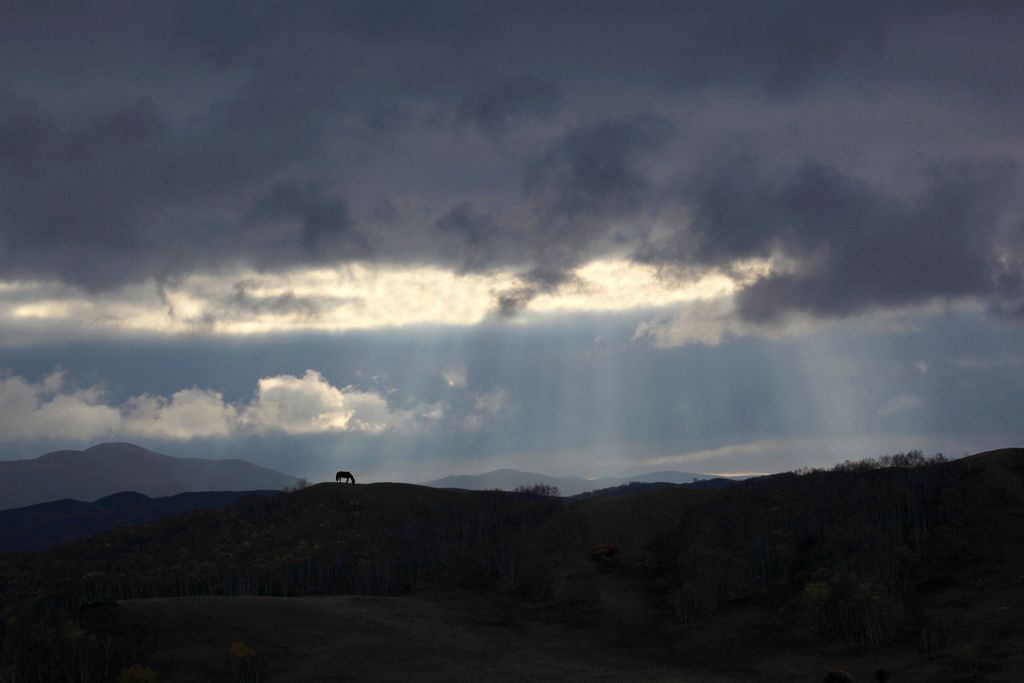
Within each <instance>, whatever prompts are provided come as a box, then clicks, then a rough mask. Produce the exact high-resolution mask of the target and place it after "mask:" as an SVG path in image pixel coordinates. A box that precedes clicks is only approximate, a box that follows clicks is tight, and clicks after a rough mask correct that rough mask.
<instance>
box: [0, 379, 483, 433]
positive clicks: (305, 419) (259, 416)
mask: <svg viewBox="0 0 1024 683" xmlns="http://www.w3.org/2000/svg"><path fill="white" fill-rule="evenodd" d="M481 401H482V403H481V405H480V406H479V407H478V408H477V411H476V412H475V413H473V415H480V416H481V417H480V418H479V420H478V421H477V422H473V423H472V424H469V423H467V427H466V430H467V431H476V430H477V429H478V426H477V425H479V424H483V422H481V420H485V419H486V418H487V417H488V416H490V415H493V414H494V412H495V411H496V410H497V409H498V408H499V407H500V403H496V402H495V400H493V399H492V398H487V397H484V398H482V399H481ZM443 414H444V410H443V407H442V406H441V405H440V404H430V405H415V406H411V407H406V408H402V409H392V408H391V407H390V406H389V405H388V401H387V398H386V397H385V396H384V395H382V394H380V393H377V392H373V391H363V390H360V389H357V388H354V387H343V388H339V387H336V386H334V385H332V384H331V383H330V382H329V381H328V380H327V379H326V378H325V377H324V376H323V375H322V374H321V373H319V372H317V371H316V370H307V371H306V373H305V374H304V375H303V376H302V377H296V376H294V375H275V376H271V377H263V378H261V379H259V381H258V382H257V385H256V390H255V392H254V394H253V396H252V397H251V398H250V399H248V400H247V401H243V402H240V403H238V404H232V403H229V402H226V401H225V400H224V397H223V395H222V394H221V393H219V392H216V391H213V390H209V389H200V388H198V387H192V388H189V389H183V390H181V391H177V392H175V393H174V394H172V395H171V396H170V397H169V398H167V397H163V396H156V395H153V394H140V395H137V396H133V397H130V398H128V399H127V400H125V401H124V402H122V403H119V404H115V403H112V402H111V401H110V400H109V397H108V395H107V392H105V391H104V389H103V387H101V386H91V387H86V388H77V387H74V386H71V385H69V384H68V382H67V381H66V378H65V376H64V374H63V373H61V372H59V371H58V372H54V373H51V374H50V375H48V376H47V377H44V378H42V379H41V380H39V381H37V382H30V381H28V380H26V379H24V378H22V377H18V376H6V377H4V378H2V379H0V434H2V438H3V440H6V441H27V440H36V439H83V440H88V439H95V438H101V437H114V436H124V437H146V438H156V439H171V440H189V439H198V438H207V439H208V438H226V437H232V436H238V435H246V434H274V433H280V434H287V435H310V434H323V433H331V432H363V433H381V432H386V431H401V432H411V431H416V430H420V429H429V428H433V427H434V426H435V425H436V424H437V423H438V422H439V421H440V419H441V418H442V416H443ZM467 419H469V418H468V417H467Z"/></svg>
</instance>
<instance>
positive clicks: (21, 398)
mask: <svg viewBox="0 0 1024 683" xmlns="http://www.w3.org/2000/svg"><path fill="white" fill-rule="evenodd" d="M121 421H122V416H121V413H120V411H119V410H118V409H117V408H114V407H111V406H108V405H105V404H104V403H103V390H102V388H100V387H89V388H85V389H78V388H74V387H65V386H64V377H63V374H62V373H60V372H54V373H52V374H50V375H49V376H48V377H46V378H44V379H43V380H41V381H39V382H36V383H32V382H28V381H26V380H25V379H23V378H21V377H15V376H7V377H3V378H2V379H0V434H2V435H3V438H4V439H7V440H12V441H13V440H21V439H34V438H38V437H40V436H53V437H56V438H82V439H91V438H95V437H97V436H101V435H103V434H108V433H112V432H113V431H114V430H116V429H117V428H118V427H119V426H120V424H121Z"/></svg>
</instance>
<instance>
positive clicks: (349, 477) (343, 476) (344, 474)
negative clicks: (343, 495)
mask: <svg viewBox="0 0 1024 683" xmlns="http://www.w3.org/2000/svg"><path fill="white" fill-rule="evenodd" d="M342 479H344V480H345V481H349V482H352V484H353V485H354V484H355V483H356V478H355V477H353V476H352V473H351V472H338V474H336V475H335V476H334V481H341V480H342Z"/></svg>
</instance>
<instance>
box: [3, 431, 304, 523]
mask: <svg viewBox="0 0 1024 683" xmlns="http://www.w3.org/2000/svg"><path fill="white" fill-rule="evenodd" d="M296 481H297V480H296V478H295V477H292V476H290V475H287V474H282V473H281V472H276V471H274V470H270V469H267V468H265V467H260V466H258V465H254V464H252V463H249V462H246V461H244V460H206V459H201V458H176V457H172V456H169V455H162V454H160V453H154V452H153V451H151V450H148V449H145V448H143V447H141V446H136V445H135V444H131V443H101V444H98V445H96V446H92V447H91V448H87V449H85V450H84V451H71V450H64V451H54V452H53V453H47V454H46V455H42V456H40V457H38V458H34V459H31V460H11V461H7V462H0V510H4V509H8V508H16V507H24V506H27V505H34V504H36V503H44V502H48V501H55V500H61V499H64V498H71V499H73V500H77V501H95V500H98V499H100V498H103V497H105V496H109V495H111V494H114V493H119V492H122V491H137V492H139V493H142V494H145V495H147V496H151V497H160V496H171V495H174V494H177V493H184V492H187V491H251V490H257V489H283V488H285V487H287V486H292V485H294V484H295V482H296Z"/></svg>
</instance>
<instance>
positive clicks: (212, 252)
mask: <svg viewBox="0 0 1024 683" xmlns="http://www.w3.org/2000/svg"><path fill="white" fill-rule="evenodd" d="M1022 25H1024V10H1022V9H1021V7H1020V5H1019V4H1014V3H986V4H981V3H975V4H968V3H954V2H950V3H942V2H939V3H904V4H901V5H900V6H898V7H896V6H893V4H892V3H882V2H859V3H853V2H850V3H821V2H813V1H811V0H799V1H798V0H787V1H785V2H776V3H764V2H759V1H755V0H736V1H733V2H706V3H677V2H655V1H652V2H645V3H641V4H639V5H638V4H636V3H631V2H592V1H591V2H582V1H580V2H566V3H558V4H556V5H551V4H550V3H540V2H536V3H534V2H526V3H515V4H514V5H511V4H507V3H480V2H468V1H465V2H462V1H459V2H429V3H427V2H423V3H413V2H399V1H395V2H311V3H302V4H301V5H298V6H296V5H293V4H290V3H277V2H268V1H258V2H238V3H216V4H211V3H184V4H175V5H173V6H171V5H157V4H153V3H148V4H123V3H119V2H109V3H90V4H89V5H88V7H85V6H73V5H72V6H67V7H61V8H59V9H58V8H54V7H52V6H50V7H47V6H45V5H44V4H43V3H34V2H33V3H29V2H12V3H6V4H5V6H4V8H3V9H2V10H0V43H2V44H3V45H4V53H3V54H4V60H3V61H4V67H3V71H2V72H0V179H2V181H3V183H2V187H0V277H3V278H8V279H10V278H33V277H42V278H52V279H58V280H62V281H64V282H66V283H69V284H73V285H78V286H82V287H85V288H87V289H91V290H97V289H103V288H108V287H115V286H118V285H120V284H124V283H128V282H137V281H140V280H143V279H146V278H149V277H152V278H156V279H158V280H161V279H165V278H171V277H175V276H178V275H181V274H186V273H189V272H196V271H202V270H206V269H214V268H219V267H223V266H231V265H250V266H254V267H257V268H265V269H266V268H286V267H290V266H294V265H303V264H320V263H324V262H331V261H334V262H338V261H348V260H353V259H368V258H374V259H378V260H380V261H384V262H392V263H394V262H397V263H409V262H418V263H423V262H427V263H435V264H442V265H446V266H452V267H456V268H459V269H462V270H486V269H489V268H494V267H496V266H507V267H512V268H515V269H517V270H519V272H521V273H522V274H523V277H524V284H523V287H522V288H519V289H516V290H515V291H511V292H505V293H499V295H498V296H499V301H498V307H499V311H500V312H504V313H511V312H514V311H515V310H518V309H519V308H522V307H523V306H525V305H527V304H528V302H529V301H530V300H531V298H532V297H534V296H536V294H537V293H538V292H542V291H550V290H551V289H553V288H555V287H557V286H559V285H560V284H562V283H564V282H566V281H567V280H568V279H570V278H571V272H572V269H573V268H574V267H575V266H577V265H579V264H580V263H582V262H584V261H585V260H587V259H589V258H593V257H595V256H599V255H603V254H606V253H608V252H610V251H613V250H614V251H618V252H621V251H622V250H623V249H627V248H630V247H632V246H635V244H636V243H637V242H638V241H639V240H641V239H642V238H643V236H644V234H645V233H646V231H647V230H648V228H649V226H650V224H651V223H652V222H653V221H654V220H655V219H656V218H657V217H658V216H659V215H661V212H662V210H663V209H664V208H665V203H666V200H667V198H669V197H671V196H673V195H675V197H676V199H678V195H679V193H678V191H677V188H678V186H679V185H680V184H681V186H682V187H684V188H686V189H685V190H684V192H683V195H684V196H685V198H686V199H687V200H688V201H689V202H692V204H693V207H692V208H693V210H695V211H696V213H697V221H696V224H695V230H696V232H695V233H694V232H692V231H689V230H686V231H683V229H682V228H681V227H680V226H678V225H675V224H672V225H668V226H667V227H664V226H663V229H666V230H669V231H670V232H671V231H672V230H675V231H677V234H676V235H675V236H674V237H673V236H671V235H670V237H669V239H667V240H662V241H660V242H655V241H649V242H647V246H646V248H644V249H641V250H640V251H639V252H638V253H639V254H640V257H641V258H642V259H644V260H648V261H656V262H661V263H685V264H687V265H697V266H700V267H703V266H714V265H722V264H726V265H727V264H728V262H729V260H730V259H732V258H742V257H746V256H758V255H764V254H766V253H768V252H769V251H771V250H772V249H780V250H781V251H782V252H783V253H785V254H786V255H787V256H789V257H790V258H793V259H796V260H798V261H799V262H800V263H799V267H798V268H797V269H796V272H795V273H792V274H790V275H786V276H776V277H774V278H771V279H766V280H762V281H760V282H758V283H756V284H755V285H753V286H751V287H750V288H748V289H747V290H745V291H744V292H743V294H742V295H741V300H740V302H741V310H742V311H743V313H744V315H746V316H748V317H750V318H756V319H766V318H772V317H775V316H777V315H778V314H780V313H782V312H785V311H787V310H804V311H808V312H812V313H815V314H823V315H834V314H843V313H847V312H853V311H857V310H861V309H863V308H866V307H870V306H872V305H889V304H900V303H907V302H915V301H922V300H926V299H929V298H934V297H947V298H948V297H956V296H965V295H970V296H982V297H986V296H996V295H995V294H993V292H999V294H998V296H999V298H1000V301H1001V302H1003V303H1002V304H1001V306H1002V309H1003V310H1007V311H1011V310H1013V305H1014V303H1013V302H1014V301H1016V299H1015V297H1016V296H1017V292H1018V291H1019V290H1020V285H1019V283H1018V281H1019V279H1020V272H1019V271H1020V268H1019V267H1011V266H1008V265H1007V263H1008V262H1009V263H1014V262H1016V261H1014V258H1017V259H1019V251H1011V252H1005V253H1004V254H1003V257H1002V258H1001V260H1000V259H997V258H996V256H995V254H996V247H994V246H993V245H994V244H995V242H996V241H997V240H996V236H995V228H994V227H993V226H994V225H996V224H997V223H1000V222H1003V223H1005V217H1003V216H1000V215H998V214H997V211H998V208H999V207H1001V206H1002V204H1000V201H1002V200H1001V199H1000V198H999V197H997V196H996V195H998V194H999V193H998V192H995V191H993V190H991V189H990V188H989V186H988V185H989V183H988V180H986V178H991V179H993V181H994V182H993V183H992V184H993V186H1000V187H1001V186H1002V182H1003V181H1001V180H998V178H996V176H1000V177H1001V176H1002V175H1003V172H1002V171H991V172H989V171H984V170H979V169H978V168H975V169H974V170H963V169H961V170H956V169H955V168H954V166H952V165H950V166H947V170H946V171H941V172H939V173H938V175H937V176H936V177H935V178H933V179H932V180H931V181H929V183H930V184H929V187H930V189H926V190H924V191H923V192H922V193H921V194H920V195H919V196H918V197H917V198H916V199H913V200H907V199H905V196H906V193H907V191H908V190H907V188H906V187H897V188H893V191H892V192H881V191H879V190H877V189H874V188H873V187H871V186H870V185H869V184H868V183H866V182H862V181H859V180H856V178H858V177H862V176H864V175H865V174H864V173H858V172H857V171H858V169H856V168H852V169H851V168H847V166H848V165H850V164H852V165H854V166H856V164H857V159H856V158H855V155H847V157H846V158H844V159H843V161H842V162H840V161H839V160H837V159H832V158H829V150H826V151H825V152H824V157H823V159H822V161H821V162H820V163H819V164H818V165H817V166H806V167H804V168H803V169H802V170H798V171H796V172H786V173H785V174H784V175H786V176H787V179H786V180H783V179H780V178H775V177H772V175H771V173H770V172H764V171H761V170H759V165H758V164H753V165H751V166H750V167H748V165H747V164H745V163H744V162H742V161H739V162H734V163H731V164H728V163H726V164H722V163H715V164H711V168H707V169H699V168H698V169H696V170H695V169H694V163H695V161H694V160H695V159H696V158H697V156H696V152H694V151H693V150H694V149H696V148H698V147H701V146H704V147H706V146H708V145H713V144H714V143H715V142H716V141H715V140H713V139H712V140H709V139H706V138H707V137H723V138H728V137H730V136H731V135H732V133H733V131H731V130H729V128H730V127H733V128H741V127H744V126H745V127H747V128H750V129H752V130H755V131H756V129H757V126H758V125H759V124H760V121H761V119H762V118H765V119H771V118H772V117H773V116H778V111H779V110H780V108H786V109H785V110H786V111H787V112H789V114H788V115H791V116H792V117H794V120H795V121H796V122H794V123H793V124H792V128H793V129H799V128H800V123H799V122H801V121H802V122H803V123H804V124H806V125H807V127H813V126H814V125H817V124H818V121H816V120H815V116H816V115H817V114H816V110H815V106H818V105H820V103H821V102H822V101H849V102H851V107H850V110H849V112H844V113H843V114H841V115H840V118H845V117H848V121H846V123H848V124H849V126H844V125H843V124H844V121H838V122H831V125H833V127H834V129H835V131H836V134H835V136H834V139H833V140H830V141H829V143H830V144H831V145H832V148H831V151H833V152H834V151H835V150H842V149H843V146H844V144H846V141H845V137H844V136H845V135H847V134H849V135H851V136H852V133H848V132H847V130H846V128H850V129H851V130H853V129H855V128H856V127H857V126H856V124H858V123H859V121H860V120H861V119H860V117H861V114H862V113H863V112H862V111H861V109H862V108H864V107H870V106H871V104H872V102H873V99H874V98H876V97H880V96H881V95H882V94H885V93H890V94H891V93H893V92H896V93H901V94H904V93H905V94H906V98H905V100H906V103H907V104H906V106H907V107H908V108H911V109H913V108H915V107H916V108H917V110H916V111H918V112H919V113H920V115H921V116H922V117H924V118H927V116H928V114H929V113H930V112H931V111H932V108H933V107H939V108H941V107H942V106H947V107H949V106H954V105H955V106H956V107H959V109H958V110H957V112H958V113H963V115H964V123H963V125H964V129H965V130H966V129H971V130H974V131H984V130H986V127H987V126H988V125H989V124H991V123H992V122H993V121H997V120H1000V119H1003V118H1007V117H1011V113H1012V112H1015V111H1018V110H1020V109H1021V108H1022V107H1021V102H1020V101H1019V100H1020V97H1019V95H1016V94H1015V93H1017V92H1018V91H1020V88H1019V87H1018V84H1017V82H1016V81H1017V74H1018V73H1019V71H1020V69H1019V68H1018V67H1021V65H1024V48H1022V47H1021V45H1022V44H1021V42H1020V41H1018V40H1016V39H1015V36H1016V35H1018V34H1019V30H1016V29H1019V28H1020V27H1021V26H1022ZM915 98H916V99H915ZM725 100H730V101H731V100H735V101H736V102H739V103H740V104H739V105H738V106H737V110H741V111H742V116H741V117H740V118H741V119H742V120H736V121H730V120H724V121H722V122H721V123H720V124H719V125H720V127H718V128H716V127H715V126H712V125H706V126H705V129H703V130H693V129H691V128H690V127H689V126H688V125H687V123H686V122H687V113H686V112H688V111H689V110H690V109H692V108H694V107H700V106H702V104H706V103H708V102H717V101H725ZM741 108H742V109H741ZM1011 118H1012V117H1011ZM875 125H877V126H880V127H882V126H884V125H885V123H884V120H882V123H881V124H875ZM684 129H685V131H686V135H685V136H682V135H680V134H678V133H679V131H682V130H684ZM474 131H481V132H483V133H484V135H477V134H474ZM874 132H876V133H881V132H883V131H882V130H881V128H878V129H876V130H875V131H874ZM754 134H755V135H756V132H755V133H754ZM876 137H880V136H876ZM765 139H766V140H767V138H765ZM863 139H864V138H863V137H858V138H853V137H851V138H850V140H851V141H850V142H849V145H851V146H857V145H860V144H861V140H863ZM947 142H948V141H947V140H943V139H938V140H936V141H935V143H934V147H935V149H934V157H935V158H936V159H937V160H946V159H949V158H955V157H956V156H957V154H958V153H959V151H960V150H957V151H956V153H954V152H947V151H946V150H945V148H944V145H945V144H947ZM1000 142H1002V140H996V139H995V138H993V141H992V142H991V143H990V144H988V145H987V146H986V145H978V150H979V151H970V152H969V153H968V154H967V156H968V157H971V156H972V155H973V156H976V157H981V156H984V155H985V154H986V153H987V154H988V155H989V156H991V151H990V150H991V149H992V148H999V149H1004V150H1005V152H1000V153H1005V154H1013V153H1015V151H1014V149H1013V147H1012V146H1009V147H1007V146H1005V145H1000V144H999V143H1000ZM764 144H765V145H770V144H775V143H769V142H765V143H764ZM806 144H807V146H808V149H806V150H804V149H799V148H797V149H786V150H784V151H785V154H787V155H792V156H801V155H803V156H814V155H815V154H816V153H818V152H819V150H816V149H814V148H813V145H812V144H811V143H806ZM869 144H872V145H875V146H876V147H881V146H887V151H888V152H890V154H891V156H892V157H893V158H895V157H898V154H899V149H898V147H899V145H898V144H897V145H895V147H896V148H897V149H888V147H891V145H887V143H886V142H884V141H879V142H874V141H872V142H870V143H869ZM986 150H987V151H986ZM762 153H764V154H772V150H763V149H762V150H760V151H759V152H758V154H762ZM780 153H781V152H780ZM756 156H757V155H756V154H755V157H756ZM907 156H908V157H910V158H913V159H914V161H913V162H912V163H913V164H916V165H917V167H919V168H920V167H922V166H928V165H929V164H932V162H931V161H930V160H929V159H926V158H920V156H919V150H912V151H908V152H907ZM851 158H853V161H850V159H851ZM864 163H867V162H864ZM893 163H895V162H893ZM942 163H946V162H944V161H943V162H942ZM859 170H861V171H863V170H864V169H859ZM890 170H891V169H890ZM870 171H871V169H868V175H870ZM914 172H915V173H916V171H914ZM988 173H991V175H990V176H986V174H988ZM911 175H912V173H911ZM666 178H674V180H673V181H672V182H671V183H669V182H668V181H666ZM913 182H915V181H913V180H910V181H908V183H907V184H908V186H909V185H911V184H912V183H913ZM997 200H998V201H997ZM381 206H388V207H392V209H393V210H391V211H388V212H381V211H379V210H378V209H379V207H381ZM408 206H415V207H416V208H415V210H409V211H404V210H403V209H402V208H401V207H408ZM396 207H397V208H396ZM684 208H691V207H684ZM668 223H674V222H673V221H671V220H669V221H668ZM691 242H692V243H691ZM655 244H657V246H654V245H655ZM1007 254H1009V261H1008V259H1007ZM922 260H923V261H924V262H926V263H928V264H930V267H929V268H925V269H922V268H921V267H920V264H921V261H922ZM996 261H999V264H1000V265H998V266H997V264H996ZM865 263H873V264H875V265H876V266H877V268H878V270H879V271H880V274H878V275H876V276H875V277H872V278H870V279H867V278H866V277H865V271H866V268H865V267H864V266H863V264H865ZM1000 269H1001V270H1000ZM922 270H924V271H927V272H921V271H922ZM915 271H917V272H915ZM993 278H996V279H998V282H999V285H998V287H995V288H994V286H993V285H992V280H993ZM1015 283H1018V284H1015Z"/></svg>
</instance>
